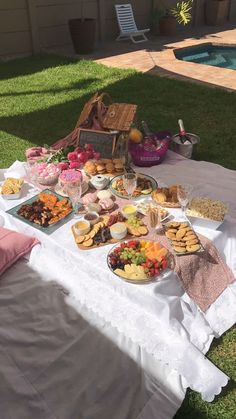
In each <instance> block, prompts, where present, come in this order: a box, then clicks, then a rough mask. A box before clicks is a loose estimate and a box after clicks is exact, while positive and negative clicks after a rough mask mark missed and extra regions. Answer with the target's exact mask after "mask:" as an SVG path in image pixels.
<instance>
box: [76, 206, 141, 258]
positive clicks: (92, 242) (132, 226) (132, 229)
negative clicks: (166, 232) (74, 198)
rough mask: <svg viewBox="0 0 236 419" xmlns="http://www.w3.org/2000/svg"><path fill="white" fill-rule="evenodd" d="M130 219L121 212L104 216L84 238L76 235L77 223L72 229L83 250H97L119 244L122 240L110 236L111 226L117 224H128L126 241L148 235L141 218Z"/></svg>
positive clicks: (77, 242) (132, 217) (78, 244)
mask: <svg viewBox="0 0 236 419" xmlns="http://www.w3.org/2000/svg"><path fill="white" fill-rule="evenodd" d="M129 218H130V219H129V220H125V219H124V217H123V216H122V214H120V213H119V212H118V213H114V214H111V215H104V216H102V217H100V219H99V221H98V223H96V224H94V225H93V226H92V227H91V229H90V231H89V232H88V233H87V234H85V235H82V236H81V235H78V234H77V233H76V223H75V224H74V225H73V226H72V227H71V229H72V232H73V235H74V239H75V242H76V244H77V246H78V247H79V248H80V249H81V250H89V249H95V248H97V247H101V246H106V245H109V244H112V243H118V242H120V241H121V240H117V239H114V238H112V237H111V234H110V226H112V225H113V224H115V223H116V222H124V223H125V224H126V227H127V235H126V239H130V238H132V237H141V236H145V235H146V234H148V228H147V227H146V225H145V224H144V223H143V221H142V220H141V219H140V218H139V217H134V216H131V217H129Z"/></svg>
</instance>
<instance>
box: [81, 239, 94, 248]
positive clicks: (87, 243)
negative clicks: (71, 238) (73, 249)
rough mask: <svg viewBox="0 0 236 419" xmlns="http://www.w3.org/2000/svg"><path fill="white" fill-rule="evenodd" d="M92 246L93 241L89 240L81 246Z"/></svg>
mask: <svg viewBox="0 0 236 419" xmlns="http://www.w3.org/2000/svg"><path fill="white" fill-rule="evenodd" d="M92 245H93V239H89V240H86V241H84V242H83V246H85V247H90V246H92Z"/></svg>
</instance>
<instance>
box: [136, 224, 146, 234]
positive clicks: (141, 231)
mask: <svg viewBox="0 0 236 419" xmlns="http://www.w3.org/2000/svg"><path fill="white" fill-rule="evenodd" d="M137 230H138V231H139V233H140V234H141V236H144V235H145V234H147V233H148V229H147V227H144V226H141V227H138V229H137Z"/></svg>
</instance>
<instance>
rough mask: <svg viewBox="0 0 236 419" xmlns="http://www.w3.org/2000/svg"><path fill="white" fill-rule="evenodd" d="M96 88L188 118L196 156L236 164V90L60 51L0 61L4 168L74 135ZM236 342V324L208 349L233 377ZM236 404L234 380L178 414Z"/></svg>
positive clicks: (168, 117)
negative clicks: (26, 152)
mask: <svg viewBox="0 0 236 419" xmlns="http://www.w3.org/2000/svg"><path fill="white" fill-rule="evenodd" d="M96 91H100V92H101V91H106V92H108V93H110V95H111V96H112V97H113V99H114V101H117V102H130V103H136V104H137V105H138V117H139V118H140V119H144V120H146V121H147V122H148V125H149V126H150V127H151V129H152V130H162V129H169V130H171V131H172V132H173V133H175V132H177V129H178V128H177V120H178V119H179V118H182V119H183V120H184V121H185V125H186V129H187V131H189V132H193V133H197V134H199V136H200V138H201V143H200V146H199V147H198V150H197V152H196V153H195V155H194V157H195V158H196V159H198V160H207V161H212V162H215V163H218V164H221V165H223V166H225V167H228V168H230V169H234V170H235V169H236V136H235V131H236V130H235V109H236V95H235V94H234V93H229V92H225V91H223V90H219V89H212V88H208V87H205V86H199V85H196V84H191V83H186V82H183V81H176V80H170V79H165V78H159V77H153V76H149V75H143V74H140V73H137V72H135V71H131V70H127V71H125V70H116V69H109V68H106V67H104V66H102V65H97V64H95V63H92V62H88V61H80V62H77V61H74V60H71V59H66V58H60V57H56V56H41V57H36V58H30V59H22V60H17V61H12V62H8V63H2V64H0V167H7V166H9V165H10V164H11V163H12V162H13V161H15V160H16V159H19V160H21V159H24V150H25V148H27V147H30V146H32V145H34V144H45V143H47V144H52V143H53V142H54V141H56V140H57V139H59V138H62V137H64V136H65V135H66V134H68V133H69V132H70V131H71V130H72V129H73V127H74V126H75V123H76V120H77V118H78V116H79V113H80V111H81V109H82V107H83V105H84V103H85V102H86V100H87V99H88V98H89V97H90V96H91V95H92V94H94V93H95V92H96ZM196 176H197V174H196ZM235 342H236V329H231V330H230V331H229V332H227V333H226V334H225V335H224V336H223V337H222V338H221V339H219V340H217V341H215V343H213V345H212V348H211V350H210V351H209V353H208V355H207V356H208V357H209V358H210V359H211V360H212V361H213V362H214V363H215V364H216V365H217V366H218V367H219V368H221V369H222V370H223V371H224V372H225V373H226V374H228V375H229V376H230V377H231V379H232V380H235V379H236V372H235V352H236V351H235ZM235 409H236V391H235V386H234V382H233V381H231V383H230V385H229V386H228V387H227V388H226V389H225V390H223V392H222V394H221V395H220V396H218V397H217V398H216V400H215V401H214V402H213V403H205V402H203V401H202V400H201V397H200V396H199V395H198V394H196V393H194V392H192V391H189V392H188V394H187V396H186V398H185V401H184V403H183V405H182V407H181V409H180V410H179V412H178V413H177V415H176V418H178V419H182V418H184V419H201V418H210V419H213V418H214V419H231V418H232V419H233V418H234V417H235Z"/></svg>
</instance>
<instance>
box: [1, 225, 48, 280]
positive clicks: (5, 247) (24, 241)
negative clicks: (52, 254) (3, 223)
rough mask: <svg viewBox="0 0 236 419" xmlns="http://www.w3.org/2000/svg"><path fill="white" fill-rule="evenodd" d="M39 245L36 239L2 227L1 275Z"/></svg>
mask: <svg viewBox="0 0 236 419" xmlns="http://www.w3.org/2000/svg"><path fill="white" fill-rule="evenodd" d="M38 243H40V242H39V240H38V239H35V238H34V237H29V236H26V235H25V234H21V233H17V232H16V231H12V230H8V229H7V228H3V227H0V275H1V274H2V273H3V272H4V271H5V270H6V269H7V268H9V267H10V266H11V265H13V263H15V262H16V261H17V260H18V259H19V258H20V257H22V256H24V255H26V253H28V252H30V250H31V249H32V247H33V246H35V245H36V244H38Z"/></svg>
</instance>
